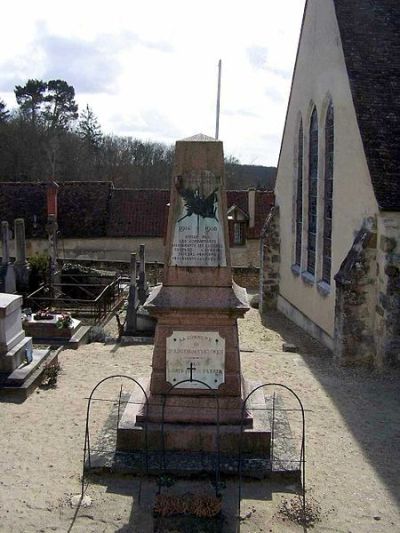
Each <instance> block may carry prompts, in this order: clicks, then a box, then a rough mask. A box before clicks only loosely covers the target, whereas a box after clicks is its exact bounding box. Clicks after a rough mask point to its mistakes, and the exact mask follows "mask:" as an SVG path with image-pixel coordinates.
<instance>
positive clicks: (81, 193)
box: [58, 181, 113, 238]
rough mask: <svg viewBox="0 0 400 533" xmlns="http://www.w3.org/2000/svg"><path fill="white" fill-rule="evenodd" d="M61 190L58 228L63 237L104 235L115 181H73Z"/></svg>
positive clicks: (59, 194) (62, 186)
mask: <svg viewBox="0 0 400 533" xmlns="http://www.w3.org/2000/svg"><path fill="white" fill-rule="evenodd" d="M59 185H60V188H59V190H58V227H59V230H60V234H61V236H62V237H66V238H68V237H91V238H95V237H103V236H104V235H105V233H106V228H107V223H108V213H109V210H110V201H111V198H112V192H113V191H112V189H113V184H112V183H111V182H110V181H70V182H68V181H67V182H64V183H60V184H59Z"/></svg>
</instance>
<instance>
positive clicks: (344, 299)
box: [334, 220, 377, 366]
mask: <svg viewBox="0 0 400 533" xmlns="http://www.w3.org/2000/svg"><path fill="white" fill-rule="evenodd" d="M376 240H377V238H376V223H375V221H374V220H368V221H366V222H365V223H364V225H363V227H362V228H361V229H360V231H359V233H358V234H357V236H356V238H355V239H354V242H353V245H352V247H351V248H350V250H349V253H348V254H347V256H346V258H345V259H344V261H343V263H342V265H341V267H340V269H339V272H338V273H337V274H336V276H335V281H336V302H335V350H334V352H335V359H336V361H337V362H338V363H339V364H342V365H356V364H365V365H371V366H372V365H374V364H376V347H375V342H374V330H373V324H374V313H375V309H374V303H375V277H374V272H373V270H374V268H376V267H375V260H376Z"/></svg>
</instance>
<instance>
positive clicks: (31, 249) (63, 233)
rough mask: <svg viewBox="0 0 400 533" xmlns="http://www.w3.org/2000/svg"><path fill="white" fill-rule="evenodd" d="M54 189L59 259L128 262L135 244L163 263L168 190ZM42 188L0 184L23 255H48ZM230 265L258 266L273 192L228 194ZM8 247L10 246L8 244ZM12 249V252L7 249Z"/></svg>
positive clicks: (3, 209)
mask: <svg viewBox="0 0 400 533" xmlns="http://www.w3.org/2000/svg"><path fill="white" fill-rule="evenodd" d="M59 185H60V187H59V190H58V228H59V239H58V240H59V243H58V253H59V257H60V258H62V259H66V260H72V259H74V260H90V261H116V262H118V261H121V262H129V259H130V253H131V252H132V251H135V250H136V249H137V248H138V247H139V244H142V243H143V244H145V245H146V259H147V260H148V261H149V262H154V261H157V262H159V263H162V262H163V261H164V236H165V232H166V226H167V219H168V203H169V195H170V193H169V191H168V190H159V189H155V190H151V189H142V190H141V189H115V188H114V186H113V184H112V183H111V182H64V183H60V184H59ZM46 187H47V184H46V183H26V182H24V183H0V220H8V221H9V223H10V226H11V227H12V224H13V221H14V219H15V218H24V219H25V227H26V233H27V246H28V250H27V255H28V256H30V255H33V254H35V253H36V252H45V251H47V238H46V222H47V211H46ZM227 199H228V207H229V212H228V220H229V236H230V244H231V257H232V264H233V266H236V267H243V268H247V267H253V268H254V269H255V268H258V267H259V261H260V252H259V251H260V246H259V239H260V234H261V229H262V226H263V223H264V221H265V218H266V216H267V215H268V213H269V212H270V210H271V207H272V205H273V202H274V194H273V192H271V191H256V190H255V189H251V190H249V191H228V192H227ZM11 244H12V243H11ZM11 250H12V247H11Z"/></svg>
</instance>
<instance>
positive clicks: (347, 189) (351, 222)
mask: <svg viewBox="0 0 400 533" xmlns="http://www.w3.org/2000/svg"><path fill="white" fill-rule="evenodd" d="M329 98H331V99H332V102H333V106H334V118H335V137H334V139H335V151H334V188H333V210H334V214H333V228H332V242H333V245H332V273H331V275H332V277H331V284H330V287H331V290H330V293H329V294H328V295H325V296H322V295H321V294H320V292H319V291H318V290H317V282H318V281H319V279H320V275H321V268H322V242H321V241H322V238H321V234H322V229H323V228H322V208H321V207H322V199H323V178H324V173H323V164H321V163H322V161H323V159H322V157H321V156H322V155H323V153H324V123H325V113H326V109H327V105H328V102H329ZM313 103H314V104H315V105H316V107H317V111H318V122H319V156H320V157H319V169H320V172H319V185H318V187H319V191H318V192H319V199H320V201H319V206H318V208H319V209H318V210H319V213H318V216H319V218H318V229H317V231H318V233H319V238H318V241H317V275H316V276H315V280H314V283H313V284H312V285H307V284H306V283H305V282H304V280H303V279H302V277H301V276H296V275H294V274H293V272H292V271H291V265H292V264H293V263H294V199H295V184H296V161H297V149H296V148H297V138H298V125H299V116H300V114H301V116H302V120H303V130H304V134H305V137H304V168H303V221H306V220H307V216H306V215H307V211H308V202H307V193H308V179H307V174H308V147H309V145H308V130H309V119H310V115H311V112H312V105H313ZM275 194H276V203H277V205H279V207H280V212H281V265H280V293H281V295H282V297H283V298H284V299H285V300H286V301H287V302H289V303H290V304H292V305H293V306H294V307H295V308H296V309H297V310H299V311H300V312H301V313H303V314H304V315H305V316H306V317H308V318H309V319H310V320H311V321H312V322H314V323H315V324H317V325H318V326H319V327H320V328H321V329H322V330H323V331H325V332H326V333H327V334H328V335H329V336H331V337H332V336H333V330H334V307H335V282H334V279H333V277H334V275H335V274H336V272H337V271H338V269H339V267H340V264H341V263H342V261H343V259H344V257H345V256H346V254H347V252H348V250H349V248H350V246H351V244H352V242H353V239H354V236H355V233H356V232H357V231H358V230H359V229H360V227H361V225H362V221H363V219H364V218H365V217H368V216H373V215H374V214H376V212H377V209H378V207H377V203H376V199H375V196H374V193H373V189H372V185H371V180H370V176H369V171H368V167H367V163H366V159H365V154H364V150H363V146H362V141H361V137H360V132H359V130H358V125H357V120H356V115H355V110H354V106H353V101H352V96H351V91H350V85H349V81H348V77H347V70H346V66H345V62H344V56H343V50H342V46H341V40H340V34H339V29H338V26H337V21H336V15H335V10H334V5H333V1H332V0H309V1H308V8H307V12H306V16H305V21H304V27H303V32H302V37H301V42H300V48H299V52H298V58H297V66H296V71H295V76H294V80H293V87H292V94H291V98H290V102H289V108H288V115H287V121H286V125H285V130H284V137H283V143H282V149H281V155H280V160H279V165H278V173H277V182H276V189H275ZM306 238H307V227H306V224H303V258H302V270H306V250H305V247H304V244H306Z"/></svg>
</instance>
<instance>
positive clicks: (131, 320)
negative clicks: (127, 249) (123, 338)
mask: <svg viewBox="0 0 400 533" xmlns="http://www.w3.org/2000/svg"><path fill="white" fill-rule="evenodd" d="M136 266H137V265H136V254H131V264H130V276H131V280H130V284H129V296H128V309H127V310H126V323H125V335H130V336H132V335H135V333H136V311H137V294H136V292H137V287H136Z"/></svg>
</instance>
